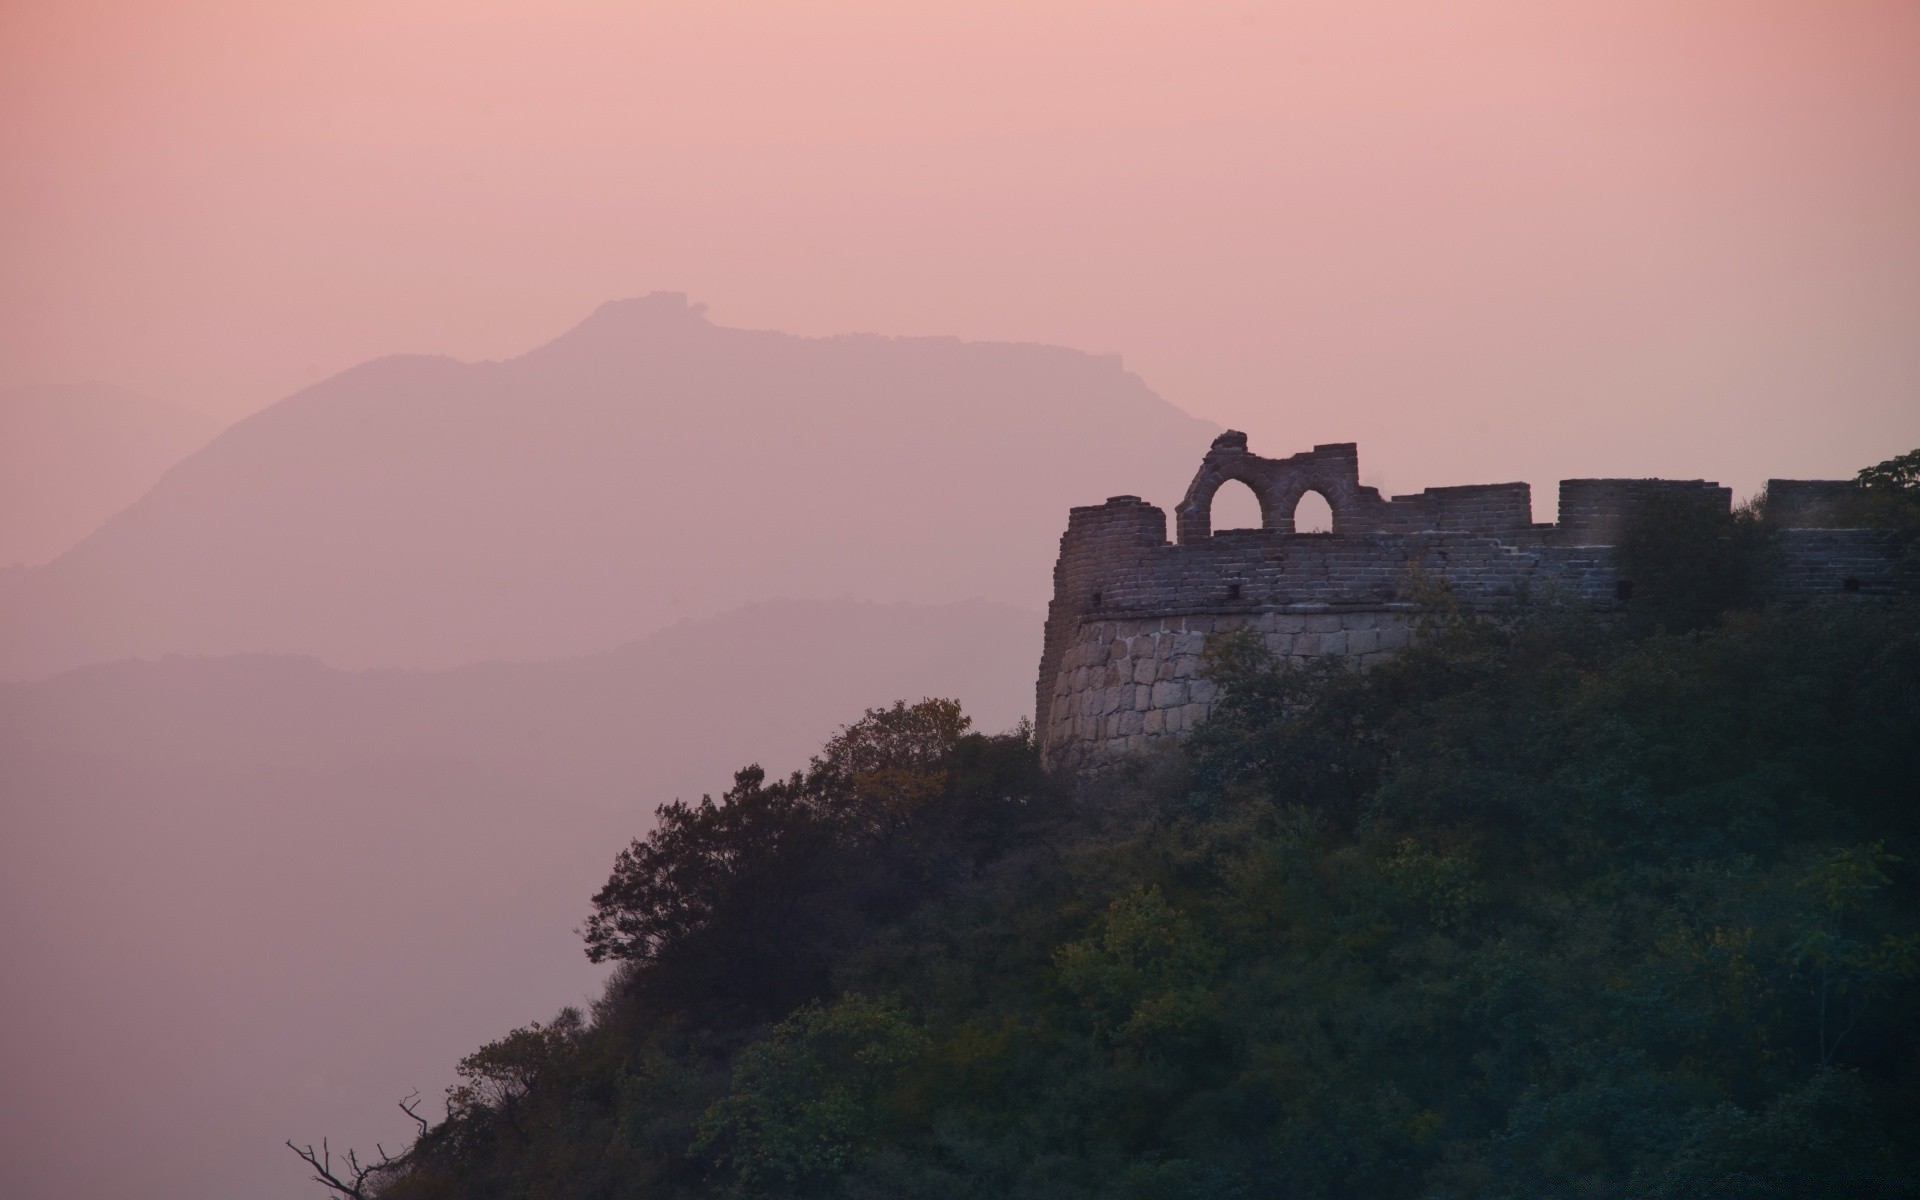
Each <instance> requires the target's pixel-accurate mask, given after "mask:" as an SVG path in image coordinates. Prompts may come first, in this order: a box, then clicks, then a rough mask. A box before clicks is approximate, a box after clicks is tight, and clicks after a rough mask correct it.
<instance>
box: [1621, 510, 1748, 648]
mask: <svg viewBox="0 0 1920 1200" xmlns="http://www.w3.org/2000/svg"><path fill="white" fill-rule="evenodd" d="M1770 555H1771V538H1770V535H1769V532H1768V530H1767V527H1766V523H1765V521H1764V519H1763V518H1762V514H1761V512H1760V511H1759V509H1757V508H1755V507H1753V506H1750V505H1749V506H1743V507H1741V508H1740V509H1739V510H1737V511H1735V512H1731V513H1729V512H1725V511H1723V510H1721V509H1720V508H1719V507H1718V506H1716V505H1713V504H1710V503H1707V502H1705V501H1703V500H1701V499H1700V498H1699V497H1696V496H1690V495H1684V494H1679V493H1666V494H1657V495H1653V496H1649V497H1648V498H1646V499H1645V500H1642V501H1641V502H1640V503H1638V504H1637V505H1635V506H1634V508H1633V511H1632V512H1631V513H1629V514H1628V517H1627V523H1626V527H1625V528H1624V529H1623V530H1622V531H1621V535H1620V541H1619V544H1618V545H1616V546H1614V548H1613V561H1614V563H1615V565H1616V566H1617V567H1618V568H1619V570H1620V573H1621V574H1622V575H1624V576H1625V577H1626V578H1627V579H1629V580H1631V581H1632V585H1633V594H1632V599H1631V600H1629V601H1628V605H1627V614H1628V621H1629V623H1630V624H1631V625H1633V626H1634V627H1635V628H1638V629H1640V630H1643V631H1652V630H1655V629H1665V630H1666V631H1667V632H1669V633H1686V632H1690V631H1692V630H1695V629H1700V628H1703V627H1705V626H1707V625H1711V624H1713V623H1714V622H1715V621H1717V620H1719V618H1720V615H1721V614H1722V613H1724V612H1726V611H1727V610H1729V609H1734V608H1750V607H1753V606H1754V605H1756V604H1758V603H1759V602H1760V601H1761V600H1762V599H1763V597H1764V592H1765V587H1766V583H1767V576H1768V570H1769V567H1770V565H1771V563H1770Z"/></svg>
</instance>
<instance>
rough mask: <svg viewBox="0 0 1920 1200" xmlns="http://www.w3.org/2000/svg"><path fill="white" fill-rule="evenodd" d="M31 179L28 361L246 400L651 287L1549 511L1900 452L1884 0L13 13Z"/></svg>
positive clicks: (499, 337) (10, 9)
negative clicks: (1071, 366)
mask: <svg viewBox="0 0 1920 1200" xmlns="http://www.w3.org/2000/svg"><path fill="white" fill-rule="evenodd" d="M0 177H3V178H4V179H5V180H6V181H7V182H6V186H5V187H4V189H0V261H4V262H6V263H7V269H6V271H5V272H0V386H11V385H17V384H27V383H65V382H76V381H80V380H104V381H108V382H111V383H114V384H118V385H120V386H123V387H127V388H131V389H134V390H136V391H140V392H143V393H146V394H149V395H153V396H156V397H159V398H161V399H165V400H169V401H173V402H176V403H180V404H185V405H188V406H191V407H195V408H198V409H201V410H203V411H205V412H207V413H209V414H212V415H215V416H217V417H220V418H221V419H223V420H230V419H233V418H236V417H238V416H240V415H243V414H246V413H248V412H251V411H254V410H257V409H259V408H261V407H263V406H265V405H267V404H270V403H272V402H273V401H275V400H277V399H279V398H281V397H283V396H285V395H287V394H289V393H291V392H292V391H294V390H296V389H298V388H300V387H303V386H306V385H308V384H311V383H313V382H316V381H318V380H320V379H323V378H325V377H327V376H329V375H331V374H333V373H335V372H337V371H339V370H342V369H345V368H347V367H349V366H352V365H354V364H355V363H358V362H360V361H363V360H365V359H368V358H371V357H375V356H378V355H381V354H387V353H394V352H403V351H405V352H435V353H446V354H451V355H455V356H458V357H461V358H467V359H491V358H504V357H508V356H511V355H514V354H518V353H521V352H523V351H525V350H526V349H528V348H530V347H532V346H534V345H538V344H540V343H542V342H544V341H546V340H548V339H550V338H551V337H553V336H555V335H557V334H558V333H560V332H561V331H563V330H565V329H566V328H568V327H570V326H571V325H573V324H574V323H576V322H577V321H578V320H580V319H581V318H582V317H584V316H585V315H586V314H587V313H588V312H590V311H592V309H593V308H594V307H595V306H596V305H598V304H599V303H601V302H603V301H605V300H609V299H613V298H618V297H622V296H632V295H639V294H643V293H645V292H649V291H653V290H659V289H666V290H677V291H684V292H687V293H689V294H690V295H691V296H692V297H693V298H694V299H695V300H696V301H700V302H704V303H705V304H707V305H708V306H709V312H710V314H711V316H712V317H713V319H714V320H716V321H717V322H719V323H722V324H729V325H736V326H745V327H753V328H775V329H781V330H785V331H788V332H793V333H801V334H831V333H839V332H848V331H868V332H879V333H890V334H950V335H956V336H960V337H963V338H970V339H1005V340H1014V341H1039V342H1049V343H1057V344H1061V345H1067V346H1072V347H1076V348H1079V349H1083V350H1087V351H1091V352H1095V353H1118V354H1120V355H1122V356H1123V358H1124V361H1125V362H1126V364H1127V365H1128V367H1129V368H1130V369H1132V370H1134V371H1136V372H1138V373H1139V374H1140V375H1141V376H1142V377H1143V378H1144V379H1145V380H1146V382H1147V383H1148V384H1149V385H1150V386H1152V387H1153V388H1154V389H1156V390H1157V391H1158V392H1159V393H1160V394H1161V395H1163V396H1164V397H1166V398H1167V399H1168V400H1169V401H1171V402H1172V403H1174V404H1176V405H1178V406H1180V407H1181V408H1183V409H1185V410H1186V411H1188V412H1190V413H1193V414H1195V415H1197V416H1202V417H1205V418H1208V419H1210V420H1214V421H1218V422H1220V423H1222V424H1225V425H1229V426H1233V427H1237V428H1241V429H1245V430H1247V431H1248V432H1249V433H1250V434H1251V435H1252V436H1253V439H1254V442H1253V444H1254V447H1255V449H1256V450H1259V451H1262V452H1265V453H1269V454H1285V453H1290V452H1292V451H1294V450H1298V449H1304V448H1306V447H1308V446H1310V445H1312V444H1315V443H1317V442H1325V441H1359V442H1360V443H1361V452H1362V463H1363V472H1365V474H1366V475H1367V476H1368V481H1369V482H1373V483H1375V484H1377V485H1381V486H1383V487H1385V488H1386V489H1387V490H1388V491H1390V492H1391V491H1411V490H1417V489H1418V488H1420V487H1424V486H1429V485H1444V484H1455V483H1466V482H1492V481H1497V480H1507V479H1516V478H1517V479H1525V480H1528V481H1529V482H1531V483H1533V485H1534V491H1535V499H1536V513H1537V515H1539V516H1541V517H1542V518H1545V519H1550V518H1551V515H1552V511H1551V503H1552V483H1553V481H1554V480H1555V479H1557V478H1560V477H1565V476H1581V475H1645V474H1663V475H1670V476H1678V477H1696V476H1703V475H1704V476H1707V477H1710V478H1717V479H1720V480H1721V481H1723V482H1726V483H1728V484H1730V485H1732V486H1734V488H1735V489H1736V491H1737V492H1739V493H1742V494H1745V493H1748V492H1751V491H1753V490H1755V489H1757V488H1758V487H1759V486H1760V484H1761V482H1762V481H1763V480H1764V479H1765V478H1766V477H1768V476H1773V475H1780V476H1788V477H1808V476H1834V475H1844V474H1849V473H1851V472H1852V471H1853V470H1854V469H1856V468H1858V467H1859V466H1861V465H1864V464H1865V463H1867V462H1872V461H1877V460H1878V459H1881V458H1885V457H1888V456H1890V455H1892V454H1895V453H1898V452H1901V451H1904V450H1906V449H1910V448H1912V447H1913V446H1914V445H1916V444H1920V337H1915V336H1913V330H1914V328H1915V327H1916V325H1917V324H1920V217H1916V214H1920V5H1914V4H1912V3H1910V2H1905V0H1903V2H1899V3H1873V2H1864V0H1863V2H1858V3H1855V2H1849V3H1829V2H1825V0H1820V2H1814V0H1807V2H1799V3H1780V2H1775V0H1739V2H1730V3H1704V2H1694V0H1660V2H1658V3H1640V2H1613V0H1610V2H1607V3H1556V4H1540V3H1537V2H1532V0H1515V2H1493V0H1459V2H1453V3H1445V4H1440V3H1433V4H1425V3H1386V2H1384V0H1353V2H1346V0H1343V2H1340V3H1311V4H1301V3H1274V2H1263V3H1210V2H1197V3H1181V4H1142V3H1123V2H1103V3H1086V4H1081V3H1039V4H1037V3H1031V2H1024V3H993V2H979V0H970V2H968V3H965V4H948V3H931V2H927V3H861V2H843V0H836V2H834V3H804V4H803V3H713V4H698V5H695V4H684V3H651V2H640V0H636V2H632V3H612V2H608V0H593V2H587V0H543V2H541V3H537V4H534V3H504V2H500V0H459V2H457V3H454V2H443V0H428V2H414V3H398V2H392V0H388V2H383V3H360V2H356V0H346V2H335V3H327V4H320V3H299V4H294V3H261V2H259V0H234V2H228V0H144V2H142V3H138V4H135V3H111V2H99V0H62V2H60V3H49V2H44V0H41V2H34V3H28V2H24V0H0ZM1113 490H1114V491H1124V490H1128V489H1127V481H1116V482H1115V484H1114V487H1113ZM1150 498H1151V499H1154V500H1156V501H1158V502H1160V503H1163V504H1164V503H1170V502H1171V501H1172V500H1173V499H1175V497H1171V496H1168V497H1158V496H1156V497H1150ZM1090 499H1098V497H1090Z"/></svg>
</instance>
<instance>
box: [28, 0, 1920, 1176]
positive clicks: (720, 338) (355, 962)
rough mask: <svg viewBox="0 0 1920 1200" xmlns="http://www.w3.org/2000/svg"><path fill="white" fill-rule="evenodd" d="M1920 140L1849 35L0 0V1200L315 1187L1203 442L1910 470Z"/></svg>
mask: <svg viewBox="0 0 1920 1200" xmlns="http://www.w3.org/2000/svg"><path fill="white" fill-rule="evenodd" d="M1917 129H1920V8H1916V7H1914V6H1913V5H1911V4H1906V3H1899V2H1891V3H1860V4H1848V5H1845V6H1840V5H1820V4H1811V3H1785V2H1775V0H1763V2H1753V3H1742V4H1719V3H1704V2H1693V0H1685V2H1679V3H1676V2H1673V0H1663V2H1660V3H1607V4H1601V3H1578V4H1563V5H1553V6H1541V5H1538V4H1532V3H1525V2H1522V0H1497V2H1496V0H1470V2H1467V3H1461V4H1453V5H1446V6H1421V5H1414V4H1409V3H1391V4H1380V5H1354V4H1346V3H1331V2H1326V3H1262V4H1251V3H1244V2H1233V3H1224V2H1222V3H1214V2H1210V0H1209V2H1202V3H1196V4H1186V5H1179V6H1166V5H1158V4H1144V3H1101V4H1092V3H1065V4H1057V5H1030V4H1019V5H1016V4H1001V3H984V4H982V3H970V4H964V5H962V4H913V5H897V4H896V5H888V4H879V3H867V2H864V0H861V2H850V3H839V4H834V5H831V6H821V5H796V4H786V3H766V2H758V3H740V4H714V5H699V6H691V5H665V4H654V3H634V4H623V5H608V4H599V3H587V2H585V0H560V2H558V3H545V4H537V5H536V4H524V3H508V2H505V0H477V2H464V3H459V4H454V3H451V2H445V0H432V2H429V3H420V4H409V5H375V4H363V3H341V4H331V5H325V6H295V5H260V4H243V3H239V2H238V0H161V2H158V3H142V4H133V3H127V2H124V0H121V2H112V0H74V2H71V3H63V4H58V5H55V4H44V3H42V4H33V3H8V4H4V5H0V171H3V172H4V177H5V178H6V179H7V181H8V186H7V187H6V188H4V189H0V255H4V259H5V261H6V262H7V264H8V267H7V270H6V271H5V272H0V505H4V510H0V681H4V682H0V957H3V958H4V961H5V962H6V963H7V970H6V971H5V972H4V973H0V1017H4V1024H0V1029H4V1030H5V1033H4V1034H3V1035H0V1054H4V1056H5V1058H6V1061H7V1062H8V1064H9V1067H8V1070H7V1071H6V1072H5V1073H4V1079H3V1080H0V1153H4V1154H5V1156H6V1157H7V1160H8V1162H9V1163H10V1164H11V1165H10V1167H9V1170H8V1176H7V1184H6V1191H7V1192H8V1194H9V1195H17V1196H21V1197H24V1198H27V1200H53V1198H56V1197H60V1198H67V1197H73V1198H79V1197H86V1198H89V1200H91V1198H100V1197H105V1198H110V1200H111V1198H119V1197H129V1198H131V1197H136V1196H137V1197H141V1198H142V1200H186V1198H188V1197H193V1198H195V1200H201V1198H212V1200H240V1198H242V1197H245V1198H248V1200H252V1198H256V1197H262V1196H285V1197H312V1196H315V1195H318V1194H319V1189H317V1188H315V1187H314V1186H313V1185H312V1184H310V1183H307V1182H305V1180H304V1176H303V1173H302V1171H301V1170H300V1169H299V1164H298V1163H297V1162H295V1161H294V1159H293V1158H292V1156H291V1155H290V1154H289V1153H288V1152H287V1151H286V1149H285V1148H284V1147H283V1146H282V1145H281V1144H280V1143H281V1140H282V1139H283V1138H286V1137H294V1138H297V1139H299V1140H301V1141H307V1140H315V1141H317V1140H318V1139H319V1138H320V1137H322V1136H326V1137H329V1138H331V1139H332V1140H333V1143H334V1145H335V1146H336V1147H338V1146H343V1145H346V1144H355V1145H358V1146H360V1147H362V1148H365V1147H368V1146H370V1145H371V1144H372V1143H373V1142H374V1141H375V1140H384V1141H385V1142H386V1144H387V1145H388V1146H389V1147H390V1148H391V1147H393V1146H394V1145H395V1144H396V1143H398V1142H400V1141H403V1140H404V1138H405V1136H406V1134H407V1132H408V1131H409V1129H410V1125H409V1123H408V1122H407V1120H406V1118H404V1117H403V1116H401V1114H400V1113H399V1112H398V1111H397V1110H395V1109H394V1108H393V1103H394V1101H396V1100H397V1099H399V1098H400V1097H401V1096H403V1095H406V1094H407V1093H409V1092H410V1091H413V1090H415V1089H419V1090H420V1091H422V1092H423V1093H424V1094H425V1095H426V1096H427V1098H428V1101H429V1103H428V1111H429V1112H432V1113H436V1114H437V1108H436V1107H435V1105H434V1103H433V1101H435V1100H436V1099H437V1098H438V1096H439V1094H440V1089H441V1088H442V1087H444V1086H445V1084H446V1083H447V1082H448V1081H449V1080H450V1079H451V1078H452V1068H453V1064H454V1063H455V1062H456V1061H457V1060H458V1058H459V1057H460V1056H461V1055H462V1054H464V1053H466V1052H468V1051H469V1050H471V1049H473V1048H474V1047H476V1046H477V1045H479V1044H480V1043H481V1042H484V1041H486V1040H488V1039H490V1038H492V1037H495V1036H498V1035H499V1034H501V1033H503V1032H505V1031H506V1030H508V1029H510V1028H512V1027H514V1026H516V1025H520V1024H524V1023H526V1022H527V1021H530V1020H536V1019H544V1018H547V1017H550V1016H551V1015H552V1013H553V1011H554V1010H555V1009H556V1008H558V1007H559V1006H560V1005H563V1004H567V1003H578V1002H580V1001H581V1000H583V999H584V998H587V997H589V996H591V995H592V994H593V992H594V989H595V988H596V987H597V985H598V979H599V973H598V972H597V971H596V970H595V969H592V968H590V967H589V965H588V964H587V963H586V960H585V958H584V956H583V954H582V953H581V949H580V944H579V941H578V938H577V937H576V936H575V934H574V932H573V929H574V926H575V925H577V924H578V923H579V922H580V920H581V919H582V918H583V917H584V915H585V912H586V907H587V899H588V897H589V896H590V895H591V894H592V892H593V890H594V889H595V888H596V887H597V886H598V884H599V883H600V882H601V881H602V880H603V879H604V877H605V873H606V871H607V869H608V867H609V865H610V863H611V861H612V858H613V855H614V854H615V853H616V852H617V850H618V849H619V848H620V846H621V845H622V844H624V842H625V841H626V839H628V838H631V837H634V836H636V835H640V834H643V833H644V832H645V830H646V828H647V825H648V821H649V819H650V816H651V813H652V811H653V809H654V807H655V806H656V805H658V804H660V803H662V802H665V801H668V800H671V799H674V798H676V797H689V798H691V797H694V796H697V795H699V794H700V793H702V792H718V791H720V790H722V789H723V788H724V787H725V786H726V785H727V783H728V781H729V779H730V776H731V772H732V771H733V770H734V769H736V768H737V767H740V766H742V765H745V764H746V763H749V762H755V761H758V762H760V763H763V764H764V765H766V766H767V767H768V768H770V769H772V770H775V771H784V770H789V769H793V768H796V767H799V766H802V765H803V764H804V763H805V761H806V758H807V755H808V754H809V752H810V751H811V750H812V749H813V748H815V747H817V746H818V744H819V743H820V741H821V740H822V739H823V738H825V737H826V736H828V735H829V734H830V733H831V732H832V731H833V730H834V729H835V728H836V727H838V726H840V725H842V724H844V723H846V722H849V721H852V720H854V719H856V718H857V717H858V716H859V715H860V714H861V712H862V711H863V710H864V709H865V708H867V707H870V706H877V705H884V704H889V703H891V702H893V701H895V700H901V699H905V700H915V699H919V698H920V697H922V696H928V695H950V696H954V697H957V698H959V699H960V700H961V701H962V702H963V703H964V704H965V705H966V706H967V708H968V710H969V711H970V712H972V713H973V714H974V715H975V717H976V719H977V721H978V723H979V726H980V727H981V728H983V729H986V730H988V731H999V730H1003V729H1006V728H1009V727H1011V726H1012V725H1013V724H1014V722H1016V721H1017V720H1018V719H1019V718H1020V717H1021V716H1023V715H1025V714H1027V713H1028V710H1029V708H1030V705H1031V701H1032V688H1033V672H1034V669H1035V665H1036V660H1037V656H1038V650H1039V640H1040V623H1041V613H1042V611H1043V609H1044V605H1045V603H1046V601H1047V598H1048V596H1049V594H1050V590H1051V574H1050V572H1051V566H1052V561H1053V555H1054V552H1055V548H1056V546H1057V539H1058V537H1059V535H1060V532H1061V531H1062V529H1064V527H1065V523H1066V516H1067V509H1068V508H1069V507H1070V506H1073V505H1076V504H1097V503H1099V502H1100V501H1101V500H1102V499H1104V498H1106V497H1107V496H1110V495H1117V494H1137V495H1141V496H1143V497H1145V498H1147V499H1148V500H1150V501H1152V502H1154V503H1157V504H1160V505H1162V506H1171V504H1172V503H1173V502H1174V501H1175V500H1176V499H1177V498H1178V496H1179V494H1180V491H1181V489H1182V488H1183V487H1184V486H1185V483H1186V480H1187V478H1188V477H1189V475H1190V473H1191V471H1192V470H1193V468H1194V466H1195V464H1196V463H1197V462H1198V459H1199V456H1200V455H1201V453H1203V452H1204V450H1205V448H1206V446H1207V444H1208V442H1209V441H1210V439H1211V438H1212V437H1213V436H1214V435H1215V434H1216V433H1218V432H1219V431H1220V430H1221V429H1223V428H1226V427H1233V428H1237V429H1241V430H1245V431H1246V432H1248V433H1249V434H1250V435H1251V438H1252V444H1253V446H1254V448H1255V449H1256V450H1257V451H1259V452H1260V453H1263V454H1269V455H1274V456H1284V455H1287V454H1290V453H1293V452H1295V451H1299V450H1304V449H1308V448H1310V447H1311V446H1312V445H1314V444H1315V443H1320V442H1333V441H1357V442H1358V443H1359V444H1360V455H1361V471H1362V480H1363V482H1364V483H1366V484H1369V485H1372V486H1377V487H1380V488H1381V489H1382V490H1383V491H1385V492H1387V493H1389V494H1391V493H1396V492H1412V491H1417V490H1419V489H1421V488H1423V487H1427V486H1439V485H1449V484H1461V483H1476V482H1497V481H1508V480H1524V481H1527V482H1529V483H1531V484H1532V485H1533V494H1534V497H1535V505H1536V517H1537V518H1538V519H1543V520H1550V519H1552V517H1553V512H1552V504H1553V496H1554V486H1553V485H1554V483H1555V481H1557V480H1558V479H1560V478H1564V477H1575V476H1596V475H1602V476H1642V475H1665V476H1672V477H1681V478H1697V477H1705V478H1710V479H1716V480H1719V481H1720V482H1722V483H1725V484H1727V485H1729V486H1731V487H1733V488H1734V490H1735V492H1736V494H1739V495H1746V494H1751V493H1752V492H1754V491H1756V490H1758V489H1759V487H1760V486H1761V485H1762V483H1763V481H1764V480H1765V479H1767V478H1768V477H1789V478H1793V477H1798V478H1809V477H1816V478H1817V477H1837V476H1844V475H1848V474H1851V473H1852V472H1853V471H1854V470H1856V469H1858V468H1859V467H1861V466H1863V465H1866V464H1868V463H1872V462H1875V461H1878V460H1881V459H1884V458H1887V457H1890V456H1891V455H1894V454H1897V453H1900V452H1903V451H1905V450H1908V449H1911V448H1913V447H1914V446H1915V445H1920V400H1917V399H1916V397H1920V339H1916V338H1915V337H1913V335H1912V331H1913V330H1914V329H1915V328H1916V327H1920V221H1916V220H1915V218H1914V214H1915V213H1917V212H1920V137H1915V136H1914V134H1915V131H1916V130H1917ZM1236 506H1237V507H1236ZM1301 518H1302V521H1303V522H1304V523H1305V524H1304V525H1303V527H1312V525H1311V516H1310V514H1307V513H1304V512H1303V513H1302V514H1301ZM1320 519H1321V520H1324V519H1325V516H1324V514H1321V515H1320ZM1255 521H1257V512H1256V511H1255V510H1254V509H1253V506H1252V503H1251V497H1250V495H1248V494H1246V493H1245V492H1244V489H1237V490H1236V489H1228V490H1227V491H1225V492H1223V493H1222V496H1221V500H1220V504H1219V508H1218V511H1217V512H1216V513H1215V525H1216V526H1217V527H1220V528H1229V527H1233V526H1237V525H1244V524H1251V523H1254V522H1255Z"/></svg>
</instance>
